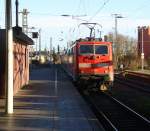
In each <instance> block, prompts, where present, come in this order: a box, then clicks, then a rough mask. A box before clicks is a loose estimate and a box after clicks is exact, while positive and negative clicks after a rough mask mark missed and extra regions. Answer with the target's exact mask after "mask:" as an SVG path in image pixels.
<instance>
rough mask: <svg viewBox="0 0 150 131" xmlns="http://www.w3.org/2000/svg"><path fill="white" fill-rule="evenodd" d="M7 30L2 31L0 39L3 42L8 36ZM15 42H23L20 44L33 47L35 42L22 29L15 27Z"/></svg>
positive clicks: (0, 31) (0, 30)
mask: <svg viewBox="0 0 150 131" xmlns="http://www.w3.org/2000/svg"><path fill="white" fill-rule="evenodd" d="M5 32H6V29H0V39H1V41H5V38H6V35H5ZM13 40H14V41H21V43H20V44H24V45H33V43H34V42H33V40H32V39H31V38H30V37H28V36H27V35H26V34H24V33H23V32H22V28H21V27H13Z"/></svg>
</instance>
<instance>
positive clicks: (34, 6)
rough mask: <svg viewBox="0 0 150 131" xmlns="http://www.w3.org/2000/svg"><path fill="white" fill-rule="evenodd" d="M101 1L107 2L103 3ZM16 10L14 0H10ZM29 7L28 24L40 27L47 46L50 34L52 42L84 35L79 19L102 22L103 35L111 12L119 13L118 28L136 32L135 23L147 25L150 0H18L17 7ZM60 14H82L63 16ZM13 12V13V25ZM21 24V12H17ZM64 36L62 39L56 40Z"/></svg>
mask: <svg viewBox="0 0 150 131" xmlns="http://www.w3.org/2000/svg"><path fill="white" fill-rule="evenodd" d="M4 1H5V0H0V26H1V27H4V14H5V13H4V12H5V10H4ZM104 2H106V4H105V6H104ZM12 4H13V14H15V6H14V5H15V0H12ZM23 8H26V9H28V11H29V12H30V13H29V16H28V23H29V26H30V27H32V26H34V27H36V28H38V29H39V28H41V29H42V47H43V48H45V47H49V41H50V37H52V38H53V45H54V46H57V45H58V44H60V46H61V47H63V46H66V42H67V41H70V40H75V39H77V38H79V37H82V36H83V37H84V36H85V34H86V35H87V32H88V31H87V30H86V28H84V27H80V28H78V25H79V23H81V22H82V21H81V20H77V19H82V20H89V19H90V18H92V20H91V21H90V22H98V23H100V24H101V25H102V29H101V30H102V35H105V34H107V33H108V32H113V31H114V18H113V17H112V15H111V14H114V13H117V14H121V15H122V16H124V17H125V18H122V19H118V32H119V33H121V34H124V35H129V36H133V37H135V38H136V36H137V31H136V30H137V26H142V25H143V26H145V25H146V26H148V25H150V13H149V11H150V0H136V1H135V0H19V10H20V11H21V10H22V9H23ZM62 14H69V15H72V16H77V15H86V16H84V17H78V18H77V17H74V18H73V19H72V17H62V16H61V15H62ZM14 21H15V15H13V25H14V24H15V23H14ZM19 23H20V26H21V15H20V22H19ZM61 38H63V41H59V40H60V39H61Z"/></svg>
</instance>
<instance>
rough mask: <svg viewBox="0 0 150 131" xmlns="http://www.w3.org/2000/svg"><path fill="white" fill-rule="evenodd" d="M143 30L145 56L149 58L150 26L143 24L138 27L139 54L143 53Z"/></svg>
mask: <svg viewBox="0 0 150 131" xmlns="http://www.w3.org/2000/svg"><path fill="white" fill-rule="evenodd" d="M142 31H143V52H144V57H145V59H147V58H148V57H150V27H149V26H142V27H138V54H139V55H141V53H142Z"/></svg>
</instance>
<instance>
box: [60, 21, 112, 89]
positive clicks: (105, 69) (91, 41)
mask: <svg viewBox="0 0 150 131" xmlns="http://www.w3.org/2000/svg"><path fill="white" fill-rule="evenodd" d="M90 24H91V23H90ZM91 31H92V30H91ZM91 35H92V33H91ZM91 35H90V37H88V38H85V39H79V40H76V41H75V42H74V44H73V45H72V46H71V48H70V49H69V50H68V53H67V54H66V55H64V57H63V61H64V62H65V63H66V64H65V65H66V67H65V69H67V71H68V72H69V73H70V75H71V76H72V78H73V80H74V81H76V82H79V83H89V84H91V83H93V84H95V83H96V85H97V86H96V87H99V88H100V90H108V89H109V88H110V87H111V86H112V84H113V80H114V71H113V62H112V43H110V42H106V41H102V40H101V38H99V39H98V38H94V37H91Z"/></svg>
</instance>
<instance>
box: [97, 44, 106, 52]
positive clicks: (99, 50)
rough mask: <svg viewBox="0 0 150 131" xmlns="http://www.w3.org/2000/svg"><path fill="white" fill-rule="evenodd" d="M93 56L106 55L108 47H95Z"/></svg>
mask: <svg viewBox="0 0 150 131" xmlns="http://www.w3.org/2000/svg"><path fill="white" fill-rule="evenodd" d="M95 54H108V47H107V46H105V45H96V46H95Z"/></svg>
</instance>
